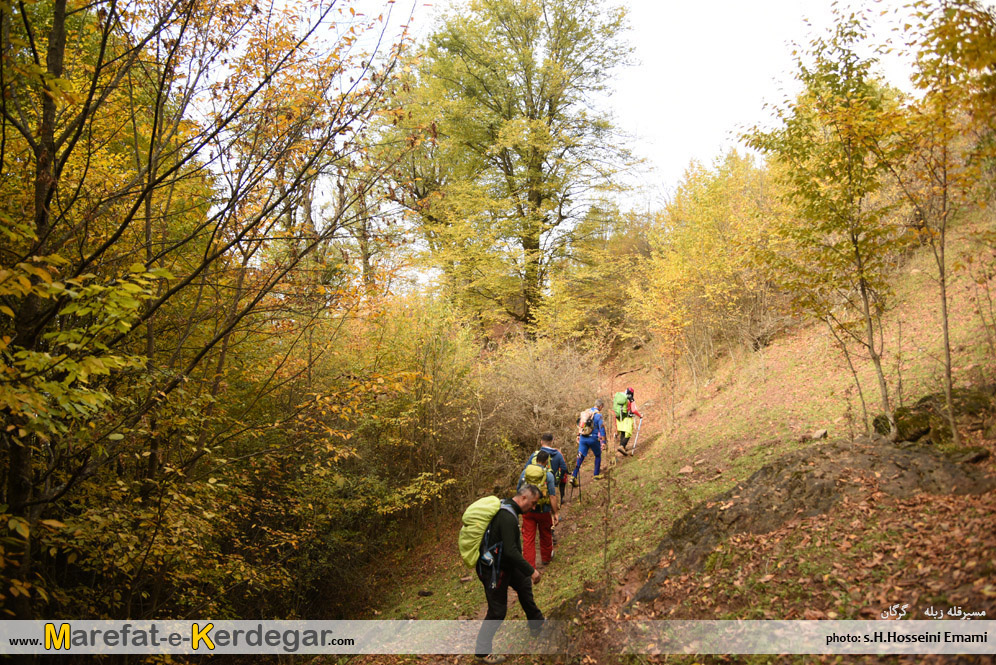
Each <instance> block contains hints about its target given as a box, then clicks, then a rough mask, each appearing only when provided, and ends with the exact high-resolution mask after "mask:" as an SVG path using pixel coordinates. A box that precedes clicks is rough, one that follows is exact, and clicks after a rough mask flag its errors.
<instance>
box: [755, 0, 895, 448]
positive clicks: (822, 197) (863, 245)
mask: <svg viewBox="0 0 996 665" xmlns="http://www.w3.org/2000/svg"><path fill="white" fill-rule="evenodd" d="M864 37H865V32H864V27H863V23H862V19H861V17H860V16H857V15H851V16H849V17H839V20H838V21H837V24H836V26H835V28H834V29H833V31H832V33H831V34H830V35H829V36H828V37H821V38H816V39H814V40H813V41H812V42H811V44H810V48H809V49H808V52H807V53H805V54H803V55H802V56H800V58H799V59H798V72H797V75H796V76H797V78H798V80H799V81H800V82H801V83H802V84H803V86H804V87H803V92H802V93H801V94H800V96H799V97H798V98H797V99H796V100H795V101H794V102H793V103H790V104H789V105H788V106H787V107H785V108H781V109H778V110H777V111H776V114H777V120H778V122H779V123H780V127H778V128H776V129H774V130H772V131H760V130H755V131H753V132H752V133H750V134H749V135H748V136H747V140H748V143H749V144H751V145H752V146H753V147H755V148H758V149H760V150H763V151H764V152H765V153H766V154H768V155H770V156H771V157H772V158H773V159H774V165H773V168H774V170H775V172H776V173H777V174H779V175H780V176H781V178H782V180H783V182H784V184H785V188H784V190H783V191H784V195H785V197H786V199H787V201H788V202H789V203H790V204H791V206H792V208H793V211H794V215H793V216H792V217H791V218H789V219H788V220H786V221H787V223H785V224H783V225H782V227H781V229H780V231H781V235H782V236H783V238H784V242H783V243H780V244H779V247H777V248H776V251H773V252H771V253H770V254H769V257H770V261H771V265H772V266H773V267H775V268H776V273H777V274H778V275H779V276H780V278H781V280H782V281H783V284H785V285H786V286H787V287H788V289H789V291H790V292H791V293H792V295H793V297H794V300H795V302H796V304H797V305H798V306H799V307H800V308H801V309H803V310H804V311H807V312H809V313H810V314H811V315H812V316H814V317H816V318H817V319H819V320H822V321H825V322H826V324H827V325H828V326H829V328H830V331H831V332H832V333H833V335H834V337H835V339H836V340H837V341H838V343H839V345H840V347H841V350H842V351H843V352H844V354H845V356H846V358H847V360H848V363H849V366H850V367H851V370H852V373H853V376H854V379H855V382H856V384H857V388H858V391H859V395H860V396H861V403H862V407H863V408H864V411H865V414H864V415H865V427H866V429H869V430H870V425H871V424H870V421H869V418H868V413H867V407H866V404H865V399H864V394H863V392H862V387H861V382H860V380H859V376H858V374H857V372H856V371H855V369H854V366H853V364H851V356H850V352H849V347H851V346H854V345H857V347H858V348H860V350H861V351H862V352H864V353H866V354H867V355H868V357H869V358H870V360H871V362H872V365H873V366H874V368H875V376H876V379H877V383H878V389H879V396H880V399H881V406H882V410H883V411H884V413H885V414H886V416H887V417H888V419H889V423H890V429H891V431H892V432H895V420H894V418H893V411H892V405H891V401H890V399H889V389H888V383H887V381H886V378H885V372H884V370H883V367H882V354H883V351H884V349H883V346H884V335H883V334H882V320H881V317H882V314H883V312H884V311H885V308H886V307H887V304H888V296H889V293H890V287H889V282H888V279H887V278H888V274H889V271H890V269H891V268H892V266H893V265H894V260H895V257H896V251H897V249H899V248H900V247H901V245H902V243H903V241H904V237H903V233H902V228H901V227H900V226H898V225H895V224H891V223H889V218H888V212H889V210H890V208H891V207H892V205H893V202H892V201H890V200H889V199H888V197H886V196H884V195H883V192H882V182H883V176H884V174H883V166H882V164H881V162H880V161H879V160H877V159H876V155H875V151H874V150H873V149H872V143H873V140H874V139H875V138H876V137H877V136H878V135H879V133H880V132H881V129H882V127H883V123H882V120H881V119H882V117H883V113H882V110H883V109H884V108H886V107H888V106H889V105H890V104H892V105H894V104H895V102H894V101H893V100H892V99H891V98H890V95H889V94H888V91H887V90H886V89H885V88H884V87H883V86H882V85H880V84H878V83H877V82H875V81H874V80H873V79H872V76H871V73H870V71H871V66H872V64H873V61H872V60H868V59H863V58H861V57H860V56H859V55H858V53H857V48H858V46H859V45H860V44H861V43H862V41H863V40H864ZM807 60H808V62H807Z"/></svg>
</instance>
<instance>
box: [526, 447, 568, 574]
mask: <svg viewBox="0 0 996 665" xmlns="http://www.w3.org/2000/svg"><path fill="white" fill-rule="evenodd" d="M549 463H550V454H549V453H547V452H546V451H545V450H543V449H540V451H539V452H538V453H536V455H535V456H534V457H533V458H532V459H530V460H529V462H528V463H527V464H526V466H525V468H523V469H522V474H521V475H520V476H519V484H518V488H519V489H521V488H522V487H523V486H524V485H535V486H536V487H538V488H539V490H540V498H539V500H538V501H537V502H536V507H535V508H533V509H532V510H531V511H529V512H528V513H525V514H523V515H522V553H523V555H524V556H525V558H526V561H528V562H529V565H531V566H535V565H536V532H537V531H539V541H540V560H541V561H542V562H543V565H546V564H548V563H550V561H552V560H553V527H555V526H557V522H558V520H559V517H558V512H559V508H560V504H559V502H558V501H557V483H556V482H555V480H554V477H553V471H551V470H550V467H549Z"/></svg>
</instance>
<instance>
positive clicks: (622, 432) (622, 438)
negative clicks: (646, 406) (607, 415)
mask: <svg viewBox="0 0 996 665" xmlns="http://www.w3.org/2000/svg"><path fill="white" fill-rule="evenodd" d="M634 396H635V395H634V392H633V389H632V388H627V389H626V391H625V392H623V391H621V390H620V391H619V392H617V393H616V394H615V396H614V397H613V398H612V408H613V410H614V411H615V412H616V431H617V432H618V433H619V441H618V447H617V448H616V449H617V450H618V451H619V452H620V453H622V454H623V455H632V454H633V451H631V450H629V449H628V448H627V444H629V438H630V437H631V436H632V435H633V416H637V417H638V418H639V419H640V421H641V422H642V421H643V415H642V414H641V413H640V412H639V411H637V410H636V408H635V407H634V406H633V399H634ZM633 450H634V451H635V450H636V442H634V443H633Z"/></svg>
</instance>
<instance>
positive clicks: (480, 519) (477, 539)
mask: <svg viewBox="0 0 996 665" xmlns="http://www.w3.org/2000/svg"><path fill="white" fill-rule="evenodd" d="M503 509H504V510H507V511H508V512H510V513H512V515H515V519H516V521H518V519H519V516H518V515H517V514H516V512H515V508H513V507H512V506H510V505H509V504H508V503H506V502H504V501H502V500H501V499H499V498H498V497H496V496H486V497H484V498H483V499H478V500H477V501H475V502H474V503H472V504H470V505H469V506H467V510H465V511H463V526H462V527H461V528H460V536H459V538H458V539H457V542H458V544H459V546H460V557H461V558H462V559H463V562H464V563H465V564H467V567H469V568H474V569H475V570H476V571H477V574H478V576H480V577H481V578H482V579H484V580H487V582H486V583H487V584H488V586H489V588H491V589H492V590H493V589H495V588H497V587H498V578H499V576H500V572H501V570H500V566H501V550H502V541H501V538H496V539H495V542H491V541H492V538H494V536H493V535H492V533H491V527H492V526H493V525H494V519H495V517H496V516H497V515H498V512H499V511H500V510H503Z"/></svg>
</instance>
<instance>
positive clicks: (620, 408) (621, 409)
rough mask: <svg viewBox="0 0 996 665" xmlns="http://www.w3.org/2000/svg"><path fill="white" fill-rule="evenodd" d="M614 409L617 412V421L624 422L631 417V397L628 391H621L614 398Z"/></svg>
mask: <svg viewBox="0 0 996 665" xmlns="http://www.w3.org/2000/svg"><path fill="white" fill-rule="evenodd" d="M612 408H613V409H614V410H615V412H616V419H618V420H622V419H623V418H627V417H629V397H628V396H627V395H626V391H619V392H617V393H616V394H615V396H614V397H613V398H612Z"/></svg>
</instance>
